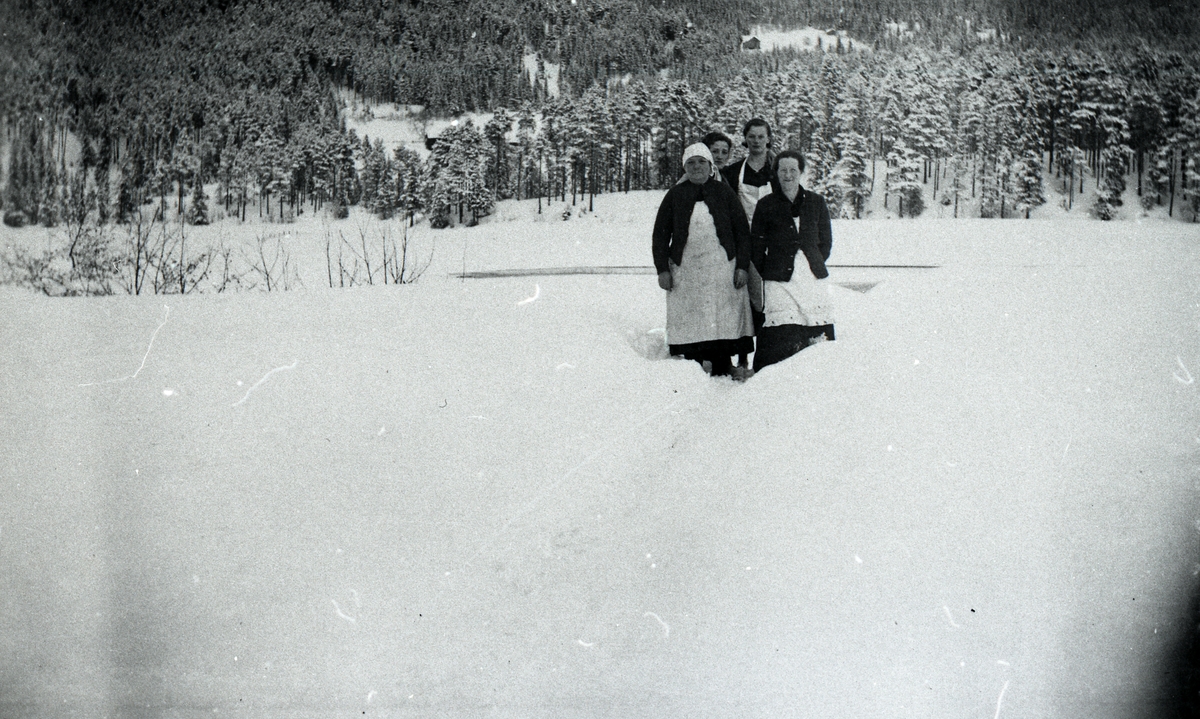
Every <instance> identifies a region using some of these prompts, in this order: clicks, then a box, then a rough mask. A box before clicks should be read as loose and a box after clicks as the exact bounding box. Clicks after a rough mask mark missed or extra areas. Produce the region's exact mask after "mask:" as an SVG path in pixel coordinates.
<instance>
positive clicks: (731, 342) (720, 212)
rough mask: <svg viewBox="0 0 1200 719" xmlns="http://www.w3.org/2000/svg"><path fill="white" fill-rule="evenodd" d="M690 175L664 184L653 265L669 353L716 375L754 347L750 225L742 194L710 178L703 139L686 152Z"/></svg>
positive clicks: (709, 156) (710, 164) (710, 166)
mask: <svg viewBox="0 0 1200 719" xmlns="http://www.w3.org/2000/svg"><path fill="white" fill-rule="evenodd" d="M683 167H684V171H685V172H686V173H687V180H686V181H684V182H680V183H679V184H677V185H675V186H674V187H672V188H671V189H670V190H668V191H667V194H666V196H665V197H664V198H663V201H662V204H661V205H660V206H659V208H658V216H657V217H656V218H655V221H654V236H653V253H654V266H655V268H656V269H657V270H658V283H659V286H660V287H662V288H663V289H664V290H666V291H667V344H668V346H669V348H670V351H671V354H672V355H676V356H682V357H684V358H686V359H691V360H695V361H696V362H698V363H700V364H701V366H704V367H705V369H706V370H707V371H709V372H710V373H711V374H712V375H714V376H721V375H728V374H730V373H731V369H732V364H731V362H730V360H729V358H730V356H731V355H735V354H739V353H740V352H742V351H747V349H748V348H752V347H753V342H754V340H753V336H754V323H753V320H752V319H751V317H750V297H749V295H748V294H747V293H746V281H747V278H748V271H747V270H748V268H749V266H750V227H749V223H747V222H746V216H745V214H744V213H743V211H742V208H741V206H740V204H739V202H738V199H737V195H735V194H734V193H733V190H731V189H730V188H729V186H728V185H726V184H725V183H723V182H721V181H719V180H717V179H716V178H715V177H713V162H712V154H711V153H710V152H709V150H708V148H707V147H706V146H705V145H704V144H703V143H696V144H694V145H691V146H689V147H688V148H687V149H686V150H685V151H684V153H683Z"/></svg>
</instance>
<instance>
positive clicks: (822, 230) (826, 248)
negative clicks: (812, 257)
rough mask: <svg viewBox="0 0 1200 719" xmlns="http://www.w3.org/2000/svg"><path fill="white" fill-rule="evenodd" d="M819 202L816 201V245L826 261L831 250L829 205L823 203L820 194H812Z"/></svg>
mask: <svg viewBox="0 0 1200 719" xmlns="http://www.w3.org/2000/svg"><path fill="white" fill-rule="evenodd" d="M814 197H816V198H817V199H818V200H819V202H818V203H817V208H818V211H817V246H818V248H819V249H820V250H821V258H822V259H824V260H826V261H828V260H829V254H830V253H831V252H832V251H833V228H832V227H831V226H830V222H829V207H828V205H826V204H825V198H823V197H821V196H820V195H814Z"/></svg>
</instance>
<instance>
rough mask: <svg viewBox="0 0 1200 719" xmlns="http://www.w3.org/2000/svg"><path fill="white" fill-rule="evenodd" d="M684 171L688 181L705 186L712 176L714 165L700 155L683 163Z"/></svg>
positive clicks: (693, 156)
mask: <svg viewBox="0 0 1200 719" xmlns="http://www.w3.org/2000/svg"><path fill="white" fill-rule="evenodd" d="M683 171H684V172H686V173H687V179H689V180H691V181H692V182H694V183H696V184H697V185H703V184H704V183H705V182H708V178H709V177H710V176H711V175H712V163H710V162H709V161H708V160H706V159H704V158H703V157H700V156H699V155H692V156H691V157H689V158H688V159H687V162H685V163H683Z"/></svg>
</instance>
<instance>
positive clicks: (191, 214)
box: [187, 176, 211, 225]
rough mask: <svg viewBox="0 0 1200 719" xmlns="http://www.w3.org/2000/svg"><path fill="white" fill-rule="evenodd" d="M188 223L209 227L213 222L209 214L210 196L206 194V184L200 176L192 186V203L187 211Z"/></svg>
mask: <svg viewBox="0 0 1200 719" xmlns="http://www.w3.org/2000/svg"><path fill="white" fill-rule="evenodd" d="M187 221H188V224H192V225H207V224H208V223H209V222H210V221H211V218H210V217H209V213H208V195H206V194H205V193H204V182H203V181H202V180H201V179H200V177H199V176H197V178H196V181H195V182H194V183H193V186H192V201H191V204H190V205H189V206H188V209H187Z"/></svg>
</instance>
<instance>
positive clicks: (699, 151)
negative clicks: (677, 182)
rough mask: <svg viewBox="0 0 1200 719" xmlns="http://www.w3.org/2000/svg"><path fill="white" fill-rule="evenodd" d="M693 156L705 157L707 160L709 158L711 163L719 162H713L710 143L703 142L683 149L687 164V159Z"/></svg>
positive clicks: (684, 160)
mask: <svg viewBox="0 0 1200 719" xmlns="http://www.w3.org/2000/svg"><path fill="white" fill-rule="evenodd" d="M693 157H703V158H704V159H705V160H708V164H709V165H716V164H717V163H715V162H713V156H712V153H711V152H709V150H708V145H705V144H704V143H703V142H697V143H696V144H694V145H688V146H687V149H686V150H684V151H683V164H684V165H687V161H688V160H689V159H690V158H693Z"/></svg>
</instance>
